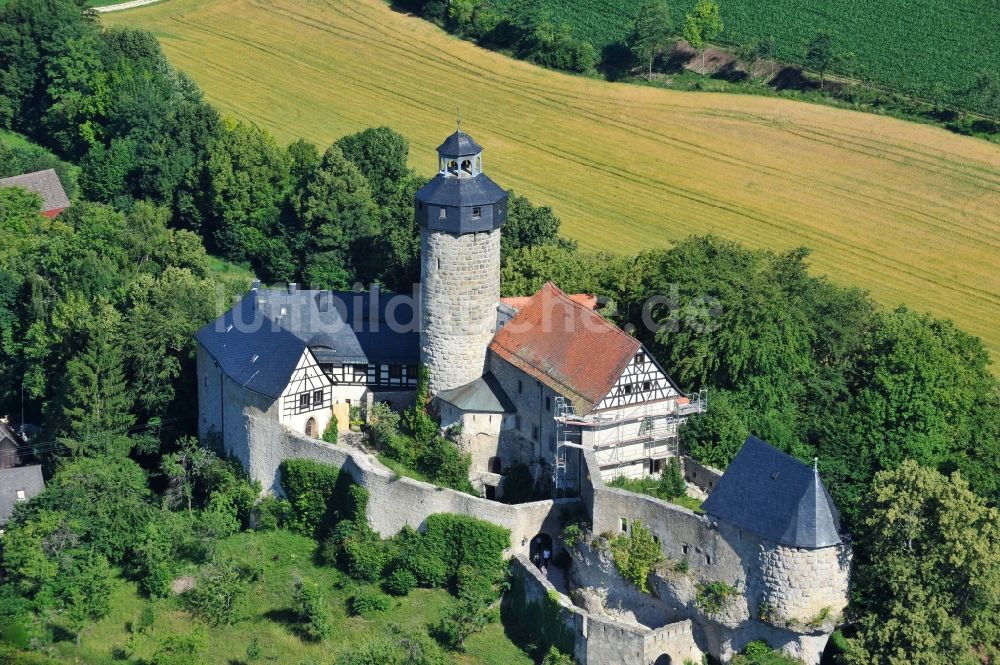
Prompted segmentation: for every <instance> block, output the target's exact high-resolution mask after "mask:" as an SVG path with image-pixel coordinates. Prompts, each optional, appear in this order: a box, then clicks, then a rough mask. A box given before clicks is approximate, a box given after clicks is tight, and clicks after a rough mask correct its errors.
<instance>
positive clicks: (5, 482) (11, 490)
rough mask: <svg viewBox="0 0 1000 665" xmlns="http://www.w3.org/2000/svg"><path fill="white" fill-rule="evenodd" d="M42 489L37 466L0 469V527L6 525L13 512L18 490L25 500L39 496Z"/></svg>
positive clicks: (42, 485)
mask: <svg viewBox="0 0 1000 665" xmlns="http://www.w3.org/2000/svg"><path fill="white" fill-rule="evenodd" d="M43 489H45V483H44V482H43V481H42V467H41V466H40V465H38V464H34V465H32V466H18V467H14V468H12V469H0V527H2V526H4V525H5V524H7V520H9V519H10V516H11V513H13V512H14V505H15V504H17V491H18V490H23V491H24V495H25V499H30V498H32V497H35V496H38V495H39V494H41V493H42V490H43Z"/></svg>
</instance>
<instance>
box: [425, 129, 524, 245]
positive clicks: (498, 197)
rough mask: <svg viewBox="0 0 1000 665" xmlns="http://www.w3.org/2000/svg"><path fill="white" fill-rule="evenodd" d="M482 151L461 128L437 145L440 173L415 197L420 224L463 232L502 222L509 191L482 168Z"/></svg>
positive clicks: (437, 229)
mask: <svg viewBox="0 0 1000 665" xmlns="http://www.w3.org/2000/svg"><path fill="white" fill-rule="evenodd" d="M482 153H483V148H482V146H480V145H479V144H478V143H476V142H475V141H474V140H473V139H472V137H471V136H469V135H468V134H466V133H465V132H463V131H461V130H458V131H456V132H455V133H454V134H452V135H451V136H449V137H448V138H447V139H445V141H444V143H442V144H441V145H440V146H438V173H437V175H436V176H434V178H432V179H431V180H430V181H429V182H428V183H427V184H426V185H424V186H423V187H421V188H420V189H419V190H418V191H417V193H416V196H415V197H414V198H415V204H416V210H415V211H414V212H415V214H416V220H417V223H418V224H419V225H420V227H421V228H424V229H427V230H429V231H444V232H446V233H452V234H455V235H463V234H466V233H479V232H482V231H495V230H496V229H498V228H500V227H501V226H502V225H503V223H504V222H505V221H506V217H507V192H506V191H504V189H503V188H502V187H500V185H498V184H496V183H495V182H493V181H492V180H491V179H490V177H489V176H488V175H486V174H485V173H484V172H483V157H482Z"/></svg>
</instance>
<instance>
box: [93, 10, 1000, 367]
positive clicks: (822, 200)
mask: <svg viewBox="0 0 1000 665" xmlns="http://www.w3.org/2000/svg"><path fill="white" fill-rule="evenodd" d="M101 20H103V21H105V22H107V23H113V24H128V25H136V26H142V27H145V28H148V29H151V30H152V31H153V32H155V33H156V34H157V35H158V36H159V38H160V40H161V41H162V43H163V46H164V48H165V50H166V53H167V55H168V56H169V57H170V59H171V61H172V62H174V63H175V64H176V65H177V66H178V67H179V68H181V69H183V70H185V71H187V72H188V73H189V74H191V75H192V76H193V77H194V79H195V80H196V81H197V82H198V83H199V84H200V85H201V86H202V88H204V90H205V92H206V96H207V98H208V99H209V100H210V101H211V102H212V103H214V104H216V105H217V106H218V107H219V108H220V109H222V111H223V112H225V113H229V114H232V115H235V116H237V117H240V118H243V119H245V120H248V121H251V122H254V123H257V124H258V125H260V126H262V127H265V128H267V129H268V130H269V131H270V132H272V133H273V134H274V135H275V136H277V137H278V139H279V140H281V141H291V140H293V139H295V138H297V137H300V136H301V137H305V138H307V139H310V140H312V141H315V142H317V143H319V144H320V145H328V144H329V143H330V142H332V141H333V140H334V139H336V138H337V137H339V136H341V135H343V134H346V133H350V132H356V131H359V130H360V129H362V128H365V127H370V126H375V125H382V124H385V125H390V126H392V127H394V128H396V129H397V130H398V131H400V132H402V133H403V134H404V135H405V136H406V137H407V138H408V139H409V140H410V142H411V159H412V164H413V166H414V167H416V168H417V169H418V171H420V172H421V173H423V174H428V175H429V174H431V173H432V172H433V170H434V168H435V165H436V157H435V154H434V152H433V151H434V148H435V147H436V146H437V145H438V144H439V143H440V142H441V139H442V138H443V137H444V136H446V135H447V134H448V133H449V132H451V131H453V129H454V120H453V118H454V114H455V109H456V107H461V111H462V116H463V118H464V121H463V124H462V126H463V128H465V129H467V130H468V131H469V132H470V133H471V134H472V135H473V136H474V137H475V138H476V140H478V141H479V142H480V143H482V144H483V145H484V146H486V153H485V164H484V165H485V168H486V170H487V171H488V172H489V173H490V174H491V175H492V177H493V178H494V179H496V180H497V181H498V182H499V183H500V184H501V185H503V186H505V187H512V188H514V189H515V190H516V191H517V192H519V193H522V194H526V195H528V196H529V197H530V198H531V199H532V200H534V201H535V202H537V203H542V204H547V205H551V206H553V208H554V209H555V211H556V212H557V214H558V215H559V216H560V217H561V218H562V219H563V222H564V226H563V229H564V232H565V233H566V234H567V235H569V236H571V237H573V238H576V239H578V240H579V241H580V243H581V245H582V246H583V247H584V248H587V249H607V250H613V251H617V252H636V251H639V250H642V249H647V248H652V247H663V246H666V245H668V244H669V243H670V242H671V241H672V240H676V239H678V238H683V237H686V236H688V235H691V234H703V233H708V232H714V233H718V234H720V235H724V236H726V237H729V238H732V239H735V240H738V241H740V242H743V243H746V244H748V245H751V246H755V247H770V248H774V249H785V248H789V247H794V246H801V245H805V246H807V247H810V248H812V250H813V254H812V257H811V261H812V264H813V267H814V270H815V272H816V273H821V274H822V273H825V274H828V275H830V277H831V278H832V279H834V280H835V281H837V282H839V283H842V284H848V285H854V286H859V287H862V288H865V289H869V290H871V291H872V293H873V294H874V295H875V296H876V297H877V298H878V299H880V300H881V301H882V302H883V303H885V304H886V305H888V306H895V305H898V304H900V303H907V304H908V305H910V306H912V307H914V308H917V309H920V310H930V311H932V312H934V313H935V314H937V315H939V316H947V317H951V318H953V319H954V320H955V321H957V322H958V323H959V324H960V325H961V326H963V327H964V328H965V329H966V330H969V331H971V332H973V333H975V334H977V335H980V336H982V337H983V338H984V340H985V341H986V343H987V345H988V346H989V347H990V348H991V349H992V350H993V352H994V353H996V352H997V351H1000V326H998V325H997V323H998V321H1000V271H998V270H997V264H998V260H997V259H998V257H1000V221H998V220H1000V214H998V212H997V211H998V210H1000V148H998V147H997V146H996V145H993V144H990V143H986V142H983V141H978V140H976V139H972V138H967V137H962V136H957V135H954V134H951V133H949V132H947V131H945V130H943V129H938V128H935V127H931V126H927V125H920V124H914V123H907V122H903V121H900V120H895V119H892V118H885V117H881V116H878V115H873V114H864V113H858V112H853V111H845V110H840V109H835V108H830V107H826V106H820V105H813V104H805V103H800V102H794V101H790V100H785V99H773V98H765V97H754V96H749V95H721V94H709V93H698V92H679V91H671V90H659V89H654V88H647V87H640V86H631V85H625V84H613V83H607V82H605V81H599V80H593V79H587V78H581V77H574V76H569V75H565V74H560V73H556V72H552V71H548V70H544V69H540V68H538V67H535V66H532V65H529V64H527V63H524V62H520V61H517V60H513V59H510V58H507V57H504V56H502V55H500V54H497V53H493V52H490V51H486V50H483V49H480V48H478V47H476V46H474V45H473V44H470V43H468V42H465V41H462V40H459V39H456V38H453V37H451V36H449V35H447V34H446V33H444V32H442V31H441V30H439V29H437V28H435V27H434V26H432V25H430V24H429V23H427V22H425V21H423V20H421V19H417V18H414V17H410V16H407V15H405V14H402V13H399V12H395V11H393V10H392V9H390V8H389V7H388V6H387V5H386V4H384V3H383V2H381V1H380V0H342V1H339V2H323V1H319V0H268V1H266V2H265V1H263V0H166V1H165V2H162V3H159V4H154V5H149V6H147V7H143V8H141V9H135V10H130V11H126V12H121V13H115V14H108V15H105V16H103V17H102V19H101Z"/></svg>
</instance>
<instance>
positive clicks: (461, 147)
mask: <svg viewBox="0 0 1000 665" xmlns="http://www.w3.org/2000/svg"><path fill="white" fill-rule="evenodd" d="M482 151H483V147H482V146H481V145H479V144H478V143H476V142H475V141H474V140H473V139H472V137H471V136H469V135H468V134H466V133H465V132H463V131H462V130H458V131H456V132H455V133H454V134H452V135H451V136H449V137H448V138H446V139H445V140H444V143H442V144H441V145H439V146H438V153H439V154H440V155H441V156H442V157H469V156H471V155H477V154H479V153H481V152H482Z"/></svg>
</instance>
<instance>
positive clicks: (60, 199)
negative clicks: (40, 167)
mask: <svg viewBox="0 0 1000 665" xmlns="http://www.w3.org/2000/svg"><path fill="white" fill-rule="evenodd" d="M3 187H20V188H21V189H26V190H28V191H29V192H33V193H35V194H38V195H39V196H41V197H42V209H41V211H40V212H41V213H42V214H43V215H45V216H46V217H55V216H56V215H58V214H59V213H61V212H62V211H63V210H65V209H66V208H68V207H69V197H68V196H66V190H64V189H63V186H62V183H61V182H59V176H58V175H57V174H56V172H55V169H45V170H44V171H35V172H33V173H23V174H21V175H15V176H11V177H10V178H0V188H3Z"/></svg>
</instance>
